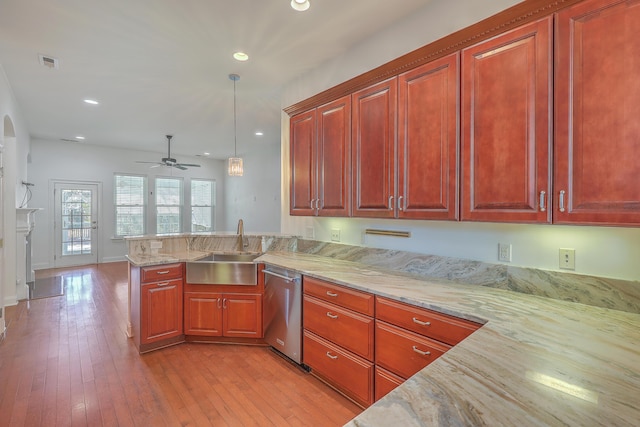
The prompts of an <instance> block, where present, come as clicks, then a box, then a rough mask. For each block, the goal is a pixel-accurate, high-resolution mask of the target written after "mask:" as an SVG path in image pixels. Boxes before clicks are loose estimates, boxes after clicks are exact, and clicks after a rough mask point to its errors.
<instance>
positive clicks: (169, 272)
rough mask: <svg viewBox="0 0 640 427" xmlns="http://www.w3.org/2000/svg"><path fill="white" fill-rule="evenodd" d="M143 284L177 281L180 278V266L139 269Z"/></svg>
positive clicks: (171, 265) (156, 266)
mask: <svg viewBox="0 0 640 427" xmlns="http://www.w3.org/2000/svg"><path fill="white" fill-rule="evenodd" d="M140 270H141V271H140V274H141V276H142V278H141V281H142V282H143V283H149V282H158V281H161V280H169V279H177V278H179V277H182V264H167V265H154V266H151V267H142V268H141V269H140Z"/></svg>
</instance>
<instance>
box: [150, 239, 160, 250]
mask: <svg viewBox="0 0 640 427" xmlns="http://www.w3.org/2000/svg"><path fill="white" fill-rule="evenodd" d="M151 249H162V240H152V241H151Z"/></svg>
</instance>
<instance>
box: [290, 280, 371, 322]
mask: <svg viewBox="0 0 640 427" xmlns="http://www.w3.org/2000/svg"><path fill="white" fill-rule="evenodd" d="M303 286H304V293H305V294H308V295H313V296H314V297H316V298H320V299H321V300H324V301H327V302H330V303H332V304H337V305H339V306H341V307H344V308H348V309H350V310H354V311H357V312H358V313H362V314H366V315H367V316H373V310H374V298H373V295H372V294H368V293H366V292H361V291H356V290H355V289H350V288H347V287H345V286H340V285H334V284H333V283H329V282H325V281H323V280H318V279H313V278H311V277H305V278H304V285H303Z"/></svg>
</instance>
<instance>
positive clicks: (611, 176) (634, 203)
mask: <svg viewBox="0 0 640 427" xmlns="http://www.w3.org/2000/svg"><path fill="white" fill-rule="evenodd" d="M556 22H557V24H556V64H557V65H556V110H555V111H556V140H555V150H556V151H555V165H556V169H555V183H554V186H555V188H554V192H555V197H557V199H556V200H557V203H556V205H555V208H554V222H556V223H582V224H609V225H639V224H640V184H639V182H640V181H639V177H640V161H638V158H639V156H640V121H639V120H638V117H640V79H639V78H638V70H639V69H640V37H639V34H638V25H639V23H640V3H638V2H633V1H612V0H606V1H605V0H589V1H584V2H580V3H578V4H576V5H574V6H572V7H570V8H568V9H565V10H563V11H561V12H559V13H558V15H557V21H556Z"/></svg>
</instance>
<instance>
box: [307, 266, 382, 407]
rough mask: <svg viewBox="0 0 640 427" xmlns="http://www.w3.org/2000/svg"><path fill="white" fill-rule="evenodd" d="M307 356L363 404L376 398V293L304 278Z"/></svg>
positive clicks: (328, 378) (318, 370) (320, 373)
mask: <svg viewBox="0 0 640 427" xmlns="http://www.w3.org/2000/svg"><path fill="white" fill-rule="evenodd" d="M303 292H304V298H303V306H302V308H303V313H304V314H303V322H302V323H303V328H304V335H303V342H302V344H303V347H302V348H303V353H302V362H303V363H304V364H305V365H307V366H309V367H310V368H311V372H312V373H313V374H314V375H316V376H318V377H319V378H320V379H322V380H324V381H325V382H327V383H328V384H329V385H331V386H332V387H333V388H335V389H336V390H338V391H340V392H341V393H342V394H344V395H345V396H347V397H348V398H350V399H351V400H353V401H354V402H356V403H357V404H358V405H360V406H362V407H367V406H369V405H371V404H372V403H373V401H374V394H373V392H374V375H373V374H374V363H373V360H374V353H373V351H374V342H373V338H374V320H373V295H371V294H368V293H366V292H360V291H356V290H354V289H350V288H346V287H343V286H340V285H336V284H333V283H329V282H325V281H323V280H318V279H314V278H310V277H304V279H303Z"/></svg>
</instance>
